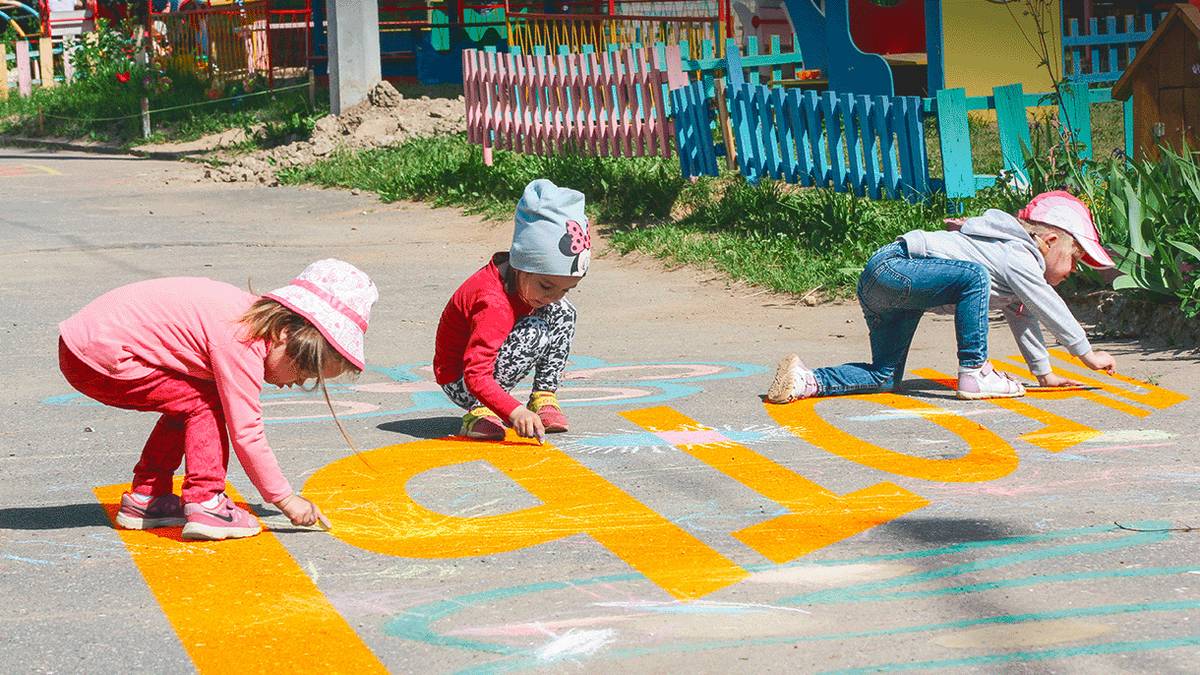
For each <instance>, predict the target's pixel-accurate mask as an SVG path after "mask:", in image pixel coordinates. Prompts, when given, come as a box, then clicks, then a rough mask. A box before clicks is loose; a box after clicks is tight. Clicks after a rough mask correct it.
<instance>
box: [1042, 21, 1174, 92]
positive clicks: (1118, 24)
mask: <svg viewBox="0 0 1200 675" xmlns="http://www.w3.org/2000/svg"><path fill="white" fill-rule="evenodd" d="M1165 17H1166V14H1165V13H1160V14H1142V15H1140V16H1123V17H1120V18H1118V17H1115V16H1110V17H1106V18H1105V19H1104V20H1103V21H1101V20H1099V19H1096V18H1093V19H1090V20H1088V22H1087V23H1084V24H1082V25H1081V24H1080V23H1079V20H1078V19H1071V20H1069V21H1066V22H1064V25H1063V39H1062V46H1063V71H1062V72H1063V75H1064V76H1065V77H1067V78H1069V79H1072V80H1075V81H1079V82H1088V83H1091V84H1098V83H1111V82H1116V81H1117V80H1119V79H1121V74H1122V73H1124V72H1125V67H1126V66H1128V65H1129V64H1130V63H1131V62H1132V61H1133V58H1134V56H1136V55H1137V50H1138V47H1141V46H1142V44H1143V43H1145V42H1146V40H1149V39H1150V36H1151V35H1153V34H1154V29H1155V28H1157V27H1158V24H1160V23H1162V20H1163V19H1164V18H1165Z"/></svg>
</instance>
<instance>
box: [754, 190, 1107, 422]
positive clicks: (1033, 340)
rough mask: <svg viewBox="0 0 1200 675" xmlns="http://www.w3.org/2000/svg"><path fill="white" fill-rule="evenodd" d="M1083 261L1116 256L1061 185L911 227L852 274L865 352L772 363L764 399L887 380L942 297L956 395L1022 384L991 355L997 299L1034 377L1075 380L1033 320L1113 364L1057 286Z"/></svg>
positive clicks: (1097, 362) (889, 383) (989, 394)
mask: <svg viewBox="0 0 1200 675" xmlns="http://www.w3.org/2000/svg"><path fill="white" fill-rule="evenodd" d="M1080 262H1082V263H1084V264H1085V265H1088V266H1089V267H1093V268H1097V269H1101V268H1106V267H1112V266H1113V261H1112V258H1110V257H1109V255H1108V253H1106V252H1105V250H1104V247H1103V246H1101V245H1100V234H1099V232H1098V231H1097V229H1096V226H1095V224H1094V223H1093V222H1092V216H1091V213H1090V212H1089V211H1088V208H1087V206H1086V205H1085V204H1084V203H1083V202H1081V201H1079V200H1078V199H1076V198H1075V197H1073V196H1072V195H1070V194H1068V193H1066V192H1062V191H1055V192H1047V193H1043V194H1040V195H1038V196H1037V197H1035V198H1034V199H1033V200H1032V201H1031V202H1029V204H1028V205H1027V206H1026V207H1025V208H1023V209H1021V211H1020V212H1019V213H1018V214H1017V216H1016V217H1013V216H1012V215H1009V214H1007V213H1005V212H1003V211H1000V210H997V209H989V210H988V211H986V212H985V213H984V214H983V215H981V216H979V217H976V218H968V219H966V220H965V221H963V223H962V227H961V229H959V230H958V231H947V232H926V231H922V230H915V231H913V232H909V233H907V234H905V235H903V236H901V237H900V238H899V239H898V240H897V241H895V242H893V243H891V244H888V245H886V246H884V247H883V248H881V249H879V250H878V251H876V252H875V254H874V255H873V256H872V257H871V259H870V260H869V261H868V262H867V266H866V268H865V269H864V270H863V272H862V275H861V276H860V277H859V281H858V302H859V304H860V305H861V306H862V310H863V317H864V318H865V319H866V323H867V329H868V331H869V332H870V340H871V363H847V364H843V365H840V366H834V367H830V368H817V369H816V370H809V369H808V368H807V367H806V366H805V365H804V362H803V361H801V360H800V358H799V357H798V356H796V355H795V354H792V355H790V356H787V357H785V358H784V359H783V360H782V361H780V363H779V365H778V367H777V368H776V370H775V378H774V380H773V381H772V383H771V387H770V390H769V391H768V392H767V400H769V401H771V402H773V403H787V402H788V401H791V400H795V399H802V398H809V397H812V396H835V395H838V394H856V393H864V392H874V391H888V390H891V389H893V388H894V387H895V386H897V385H898V384H899V383H900V382H901V379H902V377H903V375H904V364H905V361H906V360H907V358H908V350H909V347H910V345H911V344H912V340H913V335H914V334H915V333H916V330H917V324H918V323H919V322H920V320H921V316H922V314H924V313H925V311H926V310H928V309H931V308H934V307H940V306H943V305H952V306H953V307H954V329H955V336H956V338H957V341H958V397H959V398H961V399H985V398H1009V397H1017V396H1024V395H1025V387H1024V386H1023V385H1022V384H1020V383H1019V382H1017V381H1016V380H1014V379H1012V378H1011V377H1009V376H1008V375H1006V374H1002V373H999V372H997V371H995V370H994V369H993V368H992V366H991V364H990V363H988V361H987V357H988V309H989V308H990V307H992V308H999V309H1002V310H1003V313H1004V317H1005V319H1007V321H1008V324H1009V326H1010V328H1011V329H1012V331H1013V335H1014V336H1015V337H1016V339H1017V344H1018V346H1019V348H1020V350H1021V355H1022V356H1023V357H1024V358H1025V362H1026V363H1027V364H1029V369H1030V371H1031V372H1032V373H1033V375H1035V376H1036V377H1037V380H1038V383H1039V384H1040V385H1041V386H1066V385H1078V384H1079V383H1078V382H1076V381H1074V380H1070V379H1068V378H1064V377H1061V376H1059V375H1056V374H1054V373H1053V372H1052V371H1051V368H1050V357H1049V354H1048V353H1047V351H1046V346H1045V344H1044V343H1043V341H1042V332H1041V325H1045V326H1046V327H1047V328H1049V329H1050V332H1051V333H1053V334H1054V336H1055V337H1056V338H1058V341H1059V342H1060V343H1061V344H1062V345H1063V346H1064V347H1065V348H1066V350H1067V351H1068V352H1070V353H1071V354H1074V355H1075V356H1078V357H1079V358H1080V360H1082V361H1083V363H1084V364H1085V365H1087V366H1088V367H1089V368H1091V369H1093V370H1105V371H1108V372H1110V373H1111V372H1113V370H1114V368H1115V367H1116V364H1115V361H1114V360H1113V357H1112V356H1111V355H1109V354H1108V353H1106V352H1101V351H1093V350H1092V347H1091V345H1090V344H1089V343H1088V339H1087V336H1086V335H1085V334H1084V331H1083V328H1082V327H1081V326H1080V325H1079V322H1078V321H1076V320H1075V317H1073V316H1072V315H1071V312H1070V310H1069V309H1068V308H1067V305H1066V303H1065V302H1063V299H1062V298H1061V297H1060V296H1059V295H1058V293H1057V292H1056V291H1055V290H1054V288H1053V287H1054V286H1057V285H1058V284H1060V283H1062V282H1063V281H1064V280H1065V279H1066V278H1067V277H1068V276H1070V275H1071V272H1072V271H1073V270H1074V269H1075V266H1076V265H1077V264H1078V263H1080Z"/></svg>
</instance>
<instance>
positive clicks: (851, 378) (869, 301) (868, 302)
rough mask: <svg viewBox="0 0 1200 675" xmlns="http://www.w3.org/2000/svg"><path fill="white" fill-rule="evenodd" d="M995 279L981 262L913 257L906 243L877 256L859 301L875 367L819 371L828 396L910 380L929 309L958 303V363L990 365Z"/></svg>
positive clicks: (845, 366) (863, 278)
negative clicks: (911, 357) (916, 339)
mask: <svg viewBox="0 0 1200 675" xmlns="http://www.w3.org/2000/svg"><path fill="white" fill-rule="evenodd" d="M990 293H991V278H990V277H989V276H988V272H987V268H985V267H984V266H983V265H980V264H979V263H973V262H968V261H965V260H943V259H941V258H912V257H909V255H908V248H907V247H906V246H905V245H904V243H903V242H895V243H891V244H888V245H887V246H884V247H883V248H881V249H879V250H878V251H876V252H875V255H873V256H871V259H870V260H869V261H867V266H866V268H865V269H864V270H863V273H862V275H861V276H860V277H859V278H858V303H859V304H860V305H862V310H863V317H864V318H865V319H866V320H867V329H868V330H869V331H870V332H871V363H846V364H843V365H840V366H834V367H831V368H818V369H816V370H815V371H813V372H814V374H815V375H816V377H817V384H818V386H819V391H820V394H821V395H822V396H834V395H837V394H856V393H862V392H869V391H886V390H890V389H892V388H894V387H895V386H896V385H898V384H899V383H900V381H901V379H902V378H903V377H904V363H905V361H907V360H908V349H909V347H910V346H911V345H912V340H913V335H914V334H915V333H916V332H917V324H918V323H920V321H921V315H922V314H924V313H925V310H927V309H930V308H932V307H941V306H942V305H954V306H955V311H954V333H955V337H956V338H957V339H958V364H959V367H961V368H978V367H980V366H982V365H983V364H984V362H985V361H987V351H988V342H987V340H988V296H989V295H990Z"/></svg>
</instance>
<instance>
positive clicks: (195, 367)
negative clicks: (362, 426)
mask: <svg viewBox="0 0 1200 675" xmlns="http://www.w3.org/2000/svg"><path fill="white" fill-rule="evenodd" d="M378 297H379V294H378V291H377V290H376V288H375V285H374V284H373V283H371V280H370V279H369V278H367V275H366V274H364V273H363V272H361V271H360V270H358V269H357V268H355V267H354V266H352V265H350V264H349V263H345V262H342V261H340V260H332V259H330V260H322V261H319V262H316V263H313V264H312V265H310V266H309V267H308V268H307V269H305V270H304V272H303V273H302V274H301V275H300V276H299V277H297V278H296V279H295V280H293V281H292V282H291V283H290V284H288V285H287V286H285V287H283V288H280V289H277V290H275V291H273V292H271V293H268V294H267V295H265V296H262V297H260V296H256V295H253V294H251V293H248V292H246V291H243V290H240V289H238V288H236V287H234V286H231V285H229V284H225V283H222V282H218V281H213V280H211V279H204V278H195V277H177V278H167V279H153V280H149V281H142V282H138V283H134V284H130V285H128V286H123V287H120V288H117V289H114V290H112V291H109V292H108V293H105V294H104V295H102V296H100V297H99V298H97V299H96V300H94V301H92V302H91V303H90V304H88V305H87V306H86V307H84V308H83V309H82V310H80V311H79V312H78V313H77V314H75V315H74V316H72V317H71V318H69V319H67V320H66V321H64V322H62V324H60V325H59V331H60V336H61V337H60V339H59V364H60V367H61V369H62V372H63V375H64V376H66V378H67V381H68V382H70V383H71V385H72V386H73V387H75V388H76V389H77V390H79V391H80V392H81V393H83V394H85V395H87V396H89V397H91V398H93V399H95V400H97V401H99V402H101V403H104V404H106V405H111V406H114V407H118V408H125V409H129V410H142V411H153V412H157V413H161V414H162V417H161V418H159V420H158V424H157V425H155V427H154V430H153V431H152V432H151V433H150V438H149V439H147V441H146V445H145V447H144V448H143V450H142V455H141V459H140V460H139V461H138V463H137V466H135V467H134V470H133V484H132V487H131V489H130V492H129V493H126V494H125V495H124V496H123V497H122V500H121V509H120V510H119V511H118V514H117V522H118V524H120V525H121V526H123V527H126V528H131V529H147V528H152V527H166V526H179V525H183V528H184V529H183V536H184V537H185V538H189V539H226V538H231V537H246V536H251V535H253V534H257V533H258V532H259V531H260V529H261V528H260V526H259V524H258V521H257V519H255V518H254V517H253V516H251V515H250V514H249V513H247V512H246V511H245V510H244V509H241V508H239V507H237V506H235V505H234V504H233V503H232V502H230V500H229V498H228V497H226V496H225V494H224V489H225V474H226V468H227V466H228V463H229V446H230V444H231V443H232V445H233V450H234V452H235V453H236V454H237V456H238V460H239V461H240V462H241V463H242V467H243V468H244V469H245V470H246V474H247V476H249V478H250V481H251V482H252V483H253V484H254V486H255V487H256V488H257V489H258V491H259V493H261V494H262V496H263V498H264V499H265V500H267V501H269V502H271V503H273V504H275V505H276V506H277V507H279V509H280V510H281V511H282V512H283V513H284V514H285V515H287V516H288V518H289V519H290V520H291V522H292V523H293V524H296V525H313V524H315V523H318V522H321V523H324V524H326V525H327V524H328V522H327V521H326V520H325V519H324V516H323V515H322V514H321V512H320V510H319V509H318V508H317V507H316V505H314V504H312V503H311V502H309V501H308V500H306V499H304V498H303V497H301V496H299V495H297V494H295V493H294V492H293V491H292V488H291V485H290V484H289V483H288V481H287V479H286V478H284V476H283V472H282V471H281V470H280V468H279V463H278V461H277V460H276V459H275V454H274V453H273V452H272V451H271V447H270V446H269V445H268V444H267V439H266V435H265V433H264V429H263V419H262V406H261V404H260V403H259V394H260V393H261V391H262V386H263V383H264V382H266V383H270V384H274V385H276V386H278V387H290V386H292V385H297V384H299V385H303V384H304V382H305V381H307V380H309V379H315V380H316V381H317V383H318V385H319V386H321V387H324V381H325V379H326V378H329V377H336V376H338V375H340V374H342V373H344V372H348V371H352V372H358V371H361V370H362V369H363V367H364V362H363V336H364V333H365V331H366V328H367V321H368V319H369V315H370V311H371V305H372V304H373V303H374V302H375V300H376V299H377V298H378ZM184 459H186V472H185V477H184V483H183V498H182V500H180V499H179V498H178V497H176V496H175V495H174V494H172V480H173V476H174V473H175V470H176V469H178V468H179V464H180V462H181V461H183V460H184Z"/></svg>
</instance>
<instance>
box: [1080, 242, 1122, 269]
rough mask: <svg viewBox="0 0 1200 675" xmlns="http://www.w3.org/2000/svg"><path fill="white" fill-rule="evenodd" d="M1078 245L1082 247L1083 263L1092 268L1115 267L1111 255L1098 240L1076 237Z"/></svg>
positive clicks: (1115, 264)
mask: <svg viewBox="0 0 1200 675" xmlns="http://www.w3.org/2000/svg"><path fill="white" fill-rule="evenodd" d="M1075 241H1077V242H1079V245H1080V246H1081V247H1083V260H1082V261H1081V262H1083V264H1084V265H1087V266H1088V267H1091V268H1092V269H1097V270H1103V269H1108V268H1110V267H1116V266H1117V263H1115V262H1113V259H1112V256H1110V255H1109V254H1108V251H1105V250H1104V247H1103V246H1101V245H1100V243H1099V242H1097V241H1093V240H1091V239H1076V240H1075Z"/></svg>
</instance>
